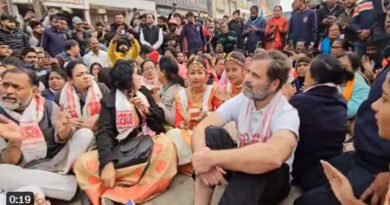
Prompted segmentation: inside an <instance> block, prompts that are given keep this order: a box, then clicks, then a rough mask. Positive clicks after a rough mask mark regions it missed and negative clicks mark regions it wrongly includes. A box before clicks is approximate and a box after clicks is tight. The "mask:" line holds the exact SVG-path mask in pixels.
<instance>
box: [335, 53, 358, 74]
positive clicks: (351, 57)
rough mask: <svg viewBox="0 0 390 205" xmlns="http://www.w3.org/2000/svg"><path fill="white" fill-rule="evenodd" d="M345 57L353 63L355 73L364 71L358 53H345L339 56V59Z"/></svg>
mask: <svg viewBox="0 0 390 205" xmlns="http://www.w3.org/2000/svg"><path fill="white" fill-rule="evenodd" d="M343 57H347V58H348V60H349V62H351V66H352V69H353V71H355V72H356V71H361V70H362V69H363V64H362V58H361V57H360V56H359V55H358V54H357V53H353V52H345V53H343V54H341V55H339V56H337V58H339V59H340V58H343Z"/></svg>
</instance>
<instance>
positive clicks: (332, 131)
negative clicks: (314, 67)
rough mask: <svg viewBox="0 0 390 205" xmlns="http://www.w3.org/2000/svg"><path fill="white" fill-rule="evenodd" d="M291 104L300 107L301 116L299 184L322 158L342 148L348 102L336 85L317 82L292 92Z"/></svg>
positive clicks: (295, 173) (297, 157) (296, 172)
mask: <svg viewBox="0 0 390 205" xmlns="http://www.w3.org/2000/svg"><path fill="white" fill-rule="evenodd" d="M290 104H291V105H292V106H294V107H295V108H296V109H297V110H298V114H299V118H300V126H299V141H298V146H297V149H296V150H295V157H294V163H293V171H292V176H293V177H294V183H297V184H298V185H299V181H300V179H301V178H302V177H303V176H305V174H307V173H308V171H310V169H311V168H314V167H315V166H317V165H318V164H319V162H320V160H321V159H323V160H329V159H331V158H333V157H335V156H338V155H340V154H341V153H342V152H343V142H344V139H345V135H346V134H347V103H346V101H345V100H344V98H343V96H341V94H340V93H339V91H338V89H337V88H335V87H329V86H318V87H315V88H312V89H311V90H309V91H307V92H303V93H300V94H297V95H295V96H293V97H292V98H291V100H290ZM313 108H314V109H313Z"/></svg>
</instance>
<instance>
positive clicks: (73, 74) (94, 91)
mask: <svg viewBox="0 0 390 205" xmlns="http://www.w3.org/2000/svg"><path fill="white" fill-rule="evenodd" d="M65 72H66V75H67V76H68V82H67V83H65V85H64V87H63V88H62V89H61V92H57V93H56V94H55V96H54V101H55V102H56V103H57V104H58V105H62V106H64V108H65V109H67V110H68V112H69V113H70V116H69V117H70V120H71V124H72V126H74V127H75V128H76V129H80V128H89V129H91V130H94V131H95V130H96V127H95V125H96V122H97V119H98V118H99V112H100V108H101V105H100V100H101V99H102V98H103V96H105V95H106V94H108V93H109V90H108V88H107V87H106V86H105V85H104V84H102V83H97V82H96V81H95V80H93V77H92V76H91V75H90V74H89V72H88V69H87V67H86V66H85V65H84V63H82V62H80V61H70V62H69V63H68V65H67V66H66V67H65Z"/></svg>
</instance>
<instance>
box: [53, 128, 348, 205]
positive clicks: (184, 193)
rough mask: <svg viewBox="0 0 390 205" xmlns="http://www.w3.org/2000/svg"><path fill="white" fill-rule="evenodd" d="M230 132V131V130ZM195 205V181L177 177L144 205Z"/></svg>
mask: <svg viewBox="0 0 390 205" xmlns="http://www.w3.org/2000/svg"><path fill="white" fill-rule="evenodd" d="M229 131H230V130H229ZM351 150H354V147H353V143H351V142H350V143H345V144H344V152H346V151H351ZM222 193H223V188H222V187H217V188H216V191H215V193H214V196H213V202H212V205H217V204H218V203H217V202H218V199H219V198H220V197H221V195H222ZM300 195H301V191H300V190H299V188H297V187H292V189H291V191H290V195H289V196H288V197H287V199H285V200H284V201H283V202H281V203H280V204H279V205H292V204H293V202H294V200H295V199H296V198H298V197H299V196H300ZM81 198H82V197H81V193H80V192H77V194H76V196H75V198H74V199H73V200H72V201H71V202H62V201H56V200H52V204H53V205H86V204H82V203H81ZM193 204H194V181H193V180H192V178H191V177H188V176H184V175H180V174H179V175H177V176H176V177H175V179H174V180H173V182H172V184H171V186H170V187H169V188H168V190H166V191H165V192H164V193H163V194H161V195H159V196H157V197H156V198H154V199H153V200H151V201H148V202H146V203H143V205H193Z"/></svg>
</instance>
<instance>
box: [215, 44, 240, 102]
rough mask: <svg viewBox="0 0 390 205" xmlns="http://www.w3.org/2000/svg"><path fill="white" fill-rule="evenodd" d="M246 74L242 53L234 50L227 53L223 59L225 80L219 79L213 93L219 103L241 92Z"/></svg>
mask: <svg viewBox="0 0 390 205" xmlns="http://www.w3.org/2000/svg"><path fill="white" fill-rule="evenodd" d="M246 74H247V71H246V68H245V56H244V54H242V53H240V52H236V51H233V52H231V53H229V54H228V55H227V56H226V59H225V71H224V75H226V76H225V78H226V80H225V82H223V81H222V80H220V82H219V83H216V85H217V88H215V89H216V91H215V95H216V98H218V99H219V101H220V102H219V103H220V104H222V103H223V102H225V101H226V100H229V99H230V98H232V97H234V96H236V95H238V94H239V93H241V91H242V87H243V85H244V80H245V77H246ZM217 107H219V105H218V106H217Z"/></svg>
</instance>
